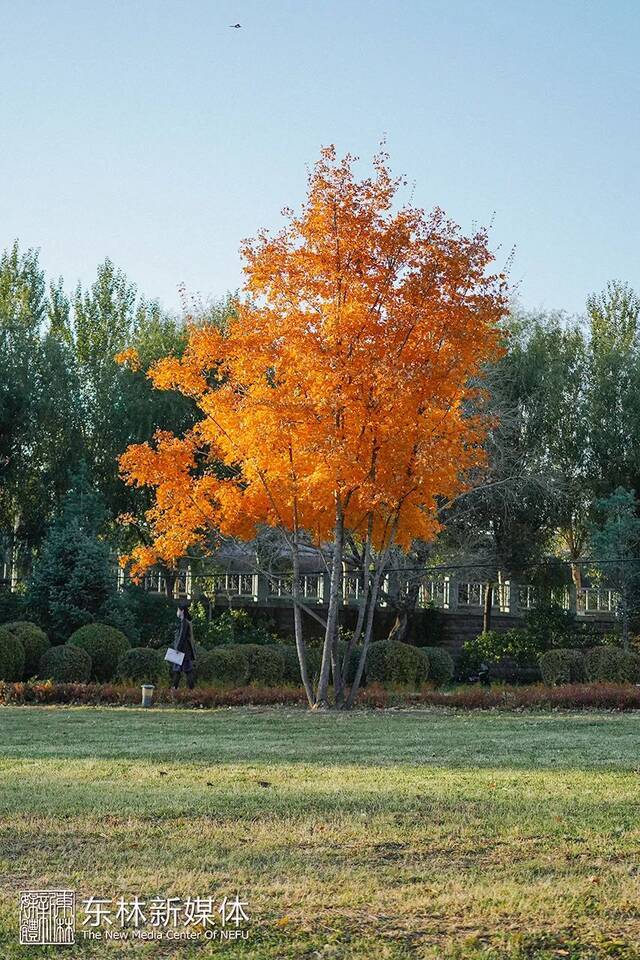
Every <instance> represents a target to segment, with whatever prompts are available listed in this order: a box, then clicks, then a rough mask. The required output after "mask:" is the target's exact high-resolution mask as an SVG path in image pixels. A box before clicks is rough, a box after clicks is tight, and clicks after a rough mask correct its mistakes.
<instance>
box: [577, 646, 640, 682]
mask: <svg viewBox="0 0 640 960" xmlns="http://www.w3.org/2000/svg"><path fill="white" fill-rule="evenodd" d="M585 669H586V674H587V679H588V680H590V681H591V682H592V683H640V656H639V655H638V654H637V653H631V652H630V651H626V650H622V649H621V648H620V647H594V648H593V649H592V650H588V651H587V654H586V656H585Z"/></svg>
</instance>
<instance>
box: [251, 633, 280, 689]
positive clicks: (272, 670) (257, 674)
mask: <svg viewBox="0 0 640 960" xmlns="http://www.w3.org/2000/svg"><path fill="white" fill-rule="evenodd" d="M242 651H243V653H244V655H245V657H246V659H247V666H248V669H249V683H264V684H267V685H268V684H272V683H273V684H278V683H282V682H283V680H284V673H285V659H284V656H283V655H282V653H281V651H280V650H279V649H278V648H277V647H275V646H261V645H260V644H257V643H245V644H242Z"/></svg>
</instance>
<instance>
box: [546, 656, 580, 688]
mask: <svg viewBox="0 0 640 960" xmlns="http://www.w3.org/2000/svg"><path fill="white" fill-rule="evenodd" d="M540 673H541V674H542V679H543V681H544V683H548V684H550V685H551V686H557V685H558V684H559V683H583V682H584V681H585V680H586V672H585V657H584V652H583V651H582V650H569V649H564V650H563V649H558V650H547V651H546V653H543V654H542V656H541V657H540Z"/></svg>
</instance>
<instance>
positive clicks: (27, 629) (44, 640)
mask: <svg viewBox="0 0 640 960" xmlns="http://www.w3.org/2000/svg"><path fill="white" fill-rule="evenodd" d="M4 627H5V630H10V631H11V633H12V634H13V635H14V637H17V638H18V640H19V641H20V642H21V644H22V646H23V647H24V670H23V676H25V677H35V676H36V674H37V672H38V666H39V664H40V657H41V656H42V654H43V653H44V652H45V651H46V650H48V649H49V647H50V646H51V644H50V643H49V638H48V636H47V635H46V633H45V632H44V630H41V629H40V627H39V626H37V624H35V623H29V621H28V620H16V621H14V622H13V623H5V625H4Z"/></svg>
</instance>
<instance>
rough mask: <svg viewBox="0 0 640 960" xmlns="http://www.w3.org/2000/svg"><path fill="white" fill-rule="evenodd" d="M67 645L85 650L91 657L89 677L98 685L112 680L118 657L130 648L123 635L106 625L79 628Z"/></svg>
mask: <svg viewBox="0 0 640 960" xmlns="http://www.w3.org/2000/svg"><path fill="white" fill-rule="evenodd" d="M67 644H71V645H72V646H74V647H81V648H82V649H83V650H86V652H87V653H88V654H89V656H90V657H91V664H92V666H91V676H92V678H93V679H94V680H97V681H98V682H100V683H102V682H104V681H105V680H111V679H112V678H113V676H114V674H115V672H116V670H117V669H118V662H119V660H120V657H122V656H123V654H125V653H126V652H127V650H129V648H130V644H129V641H128V640H127V638H126V637H125V635H124V633H122V632H121V631H120V630H116V628H115V627H110V626H108V625H107V624H106V623H88V624H87V625H86V626H85V627H80V629H79V630H76V631H75V633H72V634H71V636H70V637H69V639H68V640H67Z"/></svg>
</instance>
